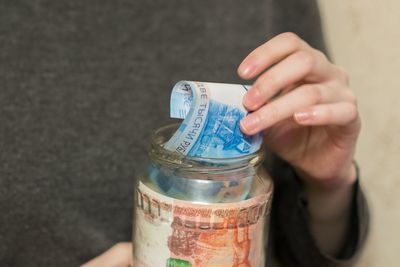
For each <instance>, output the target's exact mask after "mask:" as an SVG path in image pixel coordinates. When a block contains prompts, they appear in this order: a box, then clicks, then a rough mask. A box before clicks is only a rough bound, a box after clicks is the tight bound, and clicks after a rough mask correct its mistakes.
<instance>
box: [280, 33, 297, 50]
mask: <svg viewBox="0 0 400 267" xmlns="http://www.w3.org/2000/svg"><path fill="white" fill-rule="evenodd" d="M281 37H282V39H283V40H284V41H285V42H287V43H288V44H290V46H291V47H293V48H294V49H296V48H298V47H300V45H301V42H302V40H301V38H300V37H299V36H298V35H297V34H295V33H294V32H285V33H282V34H281Z"/></svg>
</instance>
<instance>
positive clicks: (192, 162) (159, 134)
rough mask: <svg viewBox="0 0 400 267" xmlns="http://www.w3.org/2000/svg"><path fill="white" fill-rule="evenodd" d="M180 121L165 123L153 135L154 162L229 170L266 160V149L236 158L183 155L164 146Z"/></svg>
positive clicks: (251, 165) (192, 168)
mask: <svg viewBox="0 0 400 267" xmlns="http://www.w3.org/2000/svg"><path fill="white" fill-rule="evenodd" d="M179 125H180V123H173V124H168V125H165V126H163V127H161V128H159V129H157V130H155V131H153V133H152V135H151V149H150V152H149V154H150V158H151V159H152V160H153V162H155V163H158V164H162V165H167V166H168V167H169V168H177V169H178V168H179V169H187V170H189V169H190V171H193V172H202V171H207V172H209V171H210V170H211V171H229V170H238V169H242V168H247V167H257V166H258V165H260V164H261V163H262V162H263V160H264V155H265V153H264V152H265V149H264V147H263V146H262V147H261V148H260V149H259V150H258V151H256V152H253V153H251V154H248V155H244V156H240V157H234V158H207V157H192V156H186V155H182V154H180V153H178V152H176V151H170V150H167V149H165V148H164V144H165V143H166V142H167V141H168V140H169V139H170V138H171V137H172V135H173V134H174V133H175V132H176V130H177V129H178V127H179ZM205 168H206V169H205Z"/></svg>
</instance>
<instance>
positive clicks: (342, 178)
mask: <svg viewBox="0 0 400 267" xmlns="http://www.w3.org/2000/svg"><path fill="white" fill-rule="evenodd" d="M296 172H297V174H298V175H299V176H300V178H301V180H302V181H303V185H304V188H305V191H306V192H308V193H312V192H318V193H323V194H326V193H334V192H336V191H341V190H343V189H345V188H349V187H352V186H353V184H354V183H355V182H356V180H357V176H358V175H357V167H356V164H355V163H354V162H353V161H351V162H350V163H349V164H348V166H347V167H346V168H343V171H340V172H338V174H336V175H332V176H328V177H314V176H310V175H308V174H306V173H305V172H304V171H302V170H297V169H296Z"/></svg>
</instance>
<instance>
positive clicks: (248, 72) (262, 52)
mask: <svg viewBox="0 0 400 267" xmlns="http://www.w3.org/2000/svg"><path fill="white" fill-rule="evenodd" d="M308 48H310V47H309V46H308V45H307V43H305V42H304V41H303V40H301V39H300V38H299V37H298V36H297V35H296V34H294V33H290V32H288V33H282V34H279V35H277V36H276V37H274V38H272V39H271V40H269V41H268V42H266V43H265V44H263V45H261V46H259V47H257V48H256V49H255V50H253V51H252V52H251V53H250V54H249V55H248V56H247V57H246V58H245V59H244V60H243V62H242V63H241V64H240V66H239V68H238V73H239V75H240V76H241V77H242V78H244V79H252V78H254V77H255V76H257V75H259V74H260V73H261V72H263V71H264V70H265V69H266V68H269V67H270V66H272V65H274V64H275V63H277V62H279V61H281V60H282V59H284V58H285V57H287V56H288V55H290V54H292V53H294V52H296V51H299V50H301V49H308Z"/></svg>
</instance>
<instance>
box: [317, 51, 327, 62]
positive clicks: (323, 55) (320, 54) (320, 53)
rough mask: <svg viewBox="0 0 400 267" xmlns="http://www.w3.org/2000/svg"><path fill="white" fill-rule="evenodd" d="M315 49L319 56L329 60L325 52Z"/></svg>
mask: <svg viewBox="0 0 400 267" xmlns="http://www.w3.org/2000/svg"><path fill="white" fill-rule="evenodd" d="M314 51H315V54H316V56H317V58H319V59H321V60H324V61H328V58H327V57H326V55H325V53H323V52H322V51H321V50H317V49H314Z"/></svg>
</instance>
